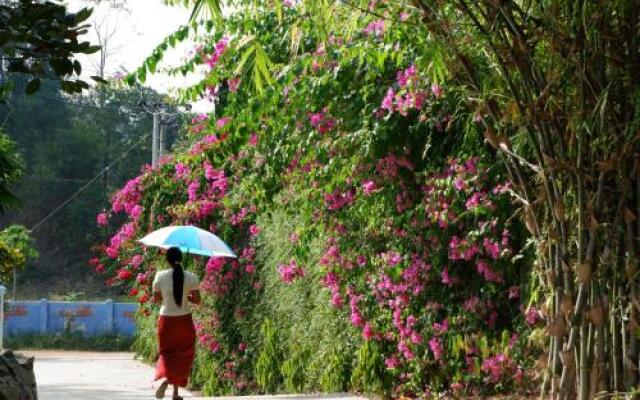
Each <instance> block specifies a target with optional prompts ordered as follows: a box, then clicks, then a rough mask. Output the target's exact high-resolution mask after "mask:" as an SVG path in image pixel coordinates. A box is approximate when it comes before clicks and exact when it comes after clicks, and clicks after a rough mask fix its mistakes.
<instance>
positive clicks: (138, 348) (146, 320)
mask: <svg viewBox="0 0 640 400" xmlns="http://www.w3.org/2000/svg"><path fill="white" fill-rule="evenodd" d="M157 318H158V313H157V312H155V313H153V314H152V315H150V316H149V317H147V316H145V315H142V314H140V313H136V335H135V337H134V340H133V343H132V345H131V349H132V350H133V351H134V352H135V353H136V357H139V358H140V359H142V360H144V361H145V362H147V363H149V364H151V363H154V362H155V361H156V360H157V359H158V341H157V339H156V335H157V333H156V320H157Z"/></svg>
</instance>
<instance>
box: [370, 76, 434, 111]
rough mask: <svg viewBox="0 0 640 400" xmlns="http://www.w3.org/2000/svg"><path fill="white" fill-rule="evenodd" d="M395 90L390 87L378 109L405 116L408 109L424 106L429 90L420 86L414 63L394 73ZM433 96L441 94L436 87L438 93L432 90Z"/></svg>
mask: <svg viewBox="0 0 640 400" xmlns="http://www.w3.org/2000/svg"><path fill="white" fill-rule="evenodd" d="M396 85H397V91H396V90H394V89H393V87H390V88H389V89H388V90H387V93H386V95H385V96H384V98H383V99H382V103H381V104H380V109H381V110H385V111H386V112H387V113H388V114H393V113H394V112H398V113H400V115H402V116H407V115H408V114H409V111H410V110H422V108H423V107H424V106H425V104H426V101H427V97H428V96H429V92H428V91H427V90H425V89H423V88H422V87H421V79H420V77H419V75H418V71H417V68H416V67H415V65H411V66H409V67H408V68H407V69H405V70H403V71H398V73H397V75H396ZM432 93H433V94H434V96H435V97H439V96H441V95H442V92H441V89H439V87H438V91H437V93H438V95H436V92H434V91H433V88H432Z"/></svg>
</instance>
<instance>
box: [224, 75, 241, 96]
mask: <svg viewBox="0 0 640 400" xmlns="http://www.w3.org/2000/svg"><path fill="white" fill-rule="evenodd" d="M240 81H241V79H240V78H233V79H229V80H228V81H227V84H228V85H229V91H230V92H232V93H236V92H237V91H238V88H239V87H240Z"/></svg>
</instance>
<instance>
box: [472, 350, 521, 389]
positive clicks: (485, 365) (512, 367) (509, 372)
mask: <svg viewBox="0 0 640 400" xmlns="http://www.w3.org/2000/svg"><path fill="white" fill-rule="evenodd" d="M480 369H481V370H482V372H484V373H485V374H486V376H485V381H486V382H488V383H492V384H496V383H498V382H500V381H501V380H502V379H503V378H505V377H506V378H508V379H516V381H519V380H522V377H523V373H522V370H521V369H520V368H519V367H517V366H516V364H515V363H514V362H513V360H511V358H509V356H508V355H506V354H503V353H501V354H497V355H495V356H493V357H489V358H485V359H484V361H483V362H482V367H481V368H480Z"/></svg>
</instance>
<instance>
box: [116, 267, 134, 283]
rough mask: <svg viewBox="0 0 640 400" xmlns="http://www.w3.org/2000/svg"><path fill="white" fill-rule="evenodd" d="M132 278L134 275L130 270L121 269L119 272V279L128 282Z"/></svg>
mask: <svg viewBox="0 0 640 400" xmlns="http://www.w3.org/2000/svg"><path fill="white" fill-rule="evenodd" d="M132 277H133V274H132V273H131V271H129V270H128V269H126V268H120V269H119V270H118V279H120V280H123V281H126V280H129V279H131V278H132Z"/></svg>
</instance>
